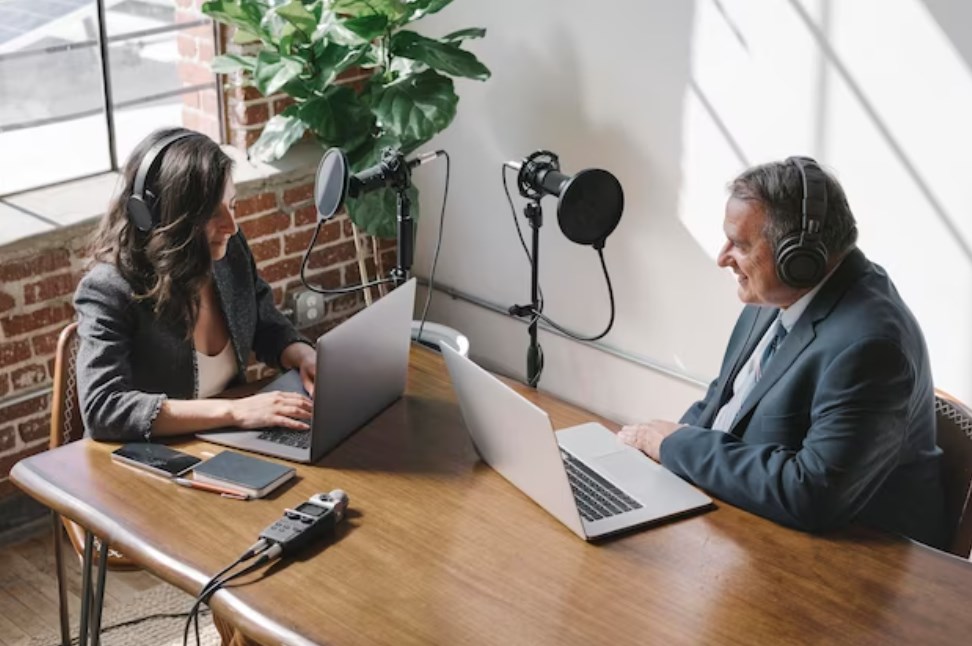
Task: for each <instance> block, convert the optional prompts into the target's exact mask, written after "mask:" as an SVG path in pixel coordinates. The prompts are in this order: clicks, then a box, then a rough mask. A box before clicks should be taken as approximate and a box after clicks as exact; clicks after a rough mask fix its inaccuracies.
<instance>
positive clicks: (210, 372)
mask: <svg viewBox="0 0 972 646" xmlns="http://www.w3.org/2000/svg"><path fill="white" fill-rule="evenodd" d="M196 368H197V374H198V379H199V397H201V398H202V397H212V396H213V395H215V394H216V393H221V392H223V391H224V390H226V387H227V386H228V385H229V383H230V382H231V381H233V378H234V377H235V376H236V357H234V356H233V344H232V343H230V342H229V341H226V345H225V346H224V347H223V349H222V350H220V352H219V354H217V355H216V356H214V357H211V356H209V355H208V354H203V353H202V352H199V351H198V350H197V351H196Z"/></svg>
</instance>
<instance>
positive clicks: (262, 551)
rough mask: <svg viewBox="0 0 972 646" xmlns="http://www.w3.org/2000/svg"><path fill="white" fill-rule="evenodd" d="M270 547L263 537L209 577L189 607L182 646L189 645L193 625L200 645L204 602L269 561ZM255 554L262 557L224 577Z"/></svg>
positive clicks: (197, 642) (197, 643)
mask: <svg viewBox="0 0 972 646" xmlns="http://www.w3.org/2000/svg"><path fill="white" fill-rule="evenodd" d="M270 549H272V547H271V545H270V542H269V541H267V540H266V539H263V538H261V539H260V540H258V541H257V542H256V543H254V544H253V545H251V546H250V548H249V549H247V550H246V551H245V552H243V553H242V554H240V556H239V557H238V558H237V559H236V560H235V561H233V562H232V563H230V564H229V565H227V566H226V567H224V568H223V569H222V570H220V571H219V572H217V573H216V574H214V575H213V576H212V577H211V578H210V579H209V581H207V582H206V583H205V585H203V587H202V590H200V592H199V595H198V596H197V597H196V599H195V602H194V603H193V605H192V607H191V608H190V609H189V612H188V614H187V616H186V624H185V627H184V628H183V631H182V646H188V644H189V627H190V626H192V625H194V626H195V633H196V645H197V646H198V645H199V643H200V639H199V609H200V607H201V606H202V604H203V603H205V602H206V601H208V599H209V598H210V597H211V596H212V595H213V594H215V593H216V591H217V590H219V588H221V587H222V586H224V585H225V584H226V583H227V582H228V581H230V580H232V579H235V578H236V577H238V576H243V575H244V574H248V573H249V572H252V571H253V570H255V569H257V568H259V567H260V566H262V565H264V564H265V563H266V562H267V561H269V560H270V558H265V557H266V556H267V553H268V552H269V551H270ZM255 556H259V557H260V558H258V559H257V560H256V561H254V562H253V563H252V564H250V565H249V566H247V567H246V568H245V569H243V570H241V571H240V572H237V573H236V574H233V575H230V576H229V577H226V578H225V579H224V578H222V577H223V575H225V574H226V573H227V572H229V571H230V570H232V569H233V568H235V567H236V566H238V565H240V564H241V563H244V562H245V561H248V560H250V559H251V558H253V557H255Z"/></svg>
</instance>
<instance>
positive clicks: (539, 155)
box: [503, 150, 624, 248]
mask: <svg viewBox="0 0 972 646" xmlns="http://www.w3.org/2000/svg"><path fill="white" fill-rule="evenodd" d="M503 165H504V166H506V167H508V168H512V169H514V170H516V171H517V177H516V182H517V186H518V187H519V190H520V195H522V196H523V197H525V198H527V199H529V200H535V201H539V200H540V198H542V197H543V196H544V195H554V196H556V197H557V198H559V199H558V201H557V222H558V224H560V230H561V231H563V233H564V235H565V236H567V238H568V239H569V240H571V241H572V242H576V243H578V244H586V245H593V246H595V247H598V248H600V247H603V246H604V241H605V240H606V239H607V237H608V236H609V235H610V234H611V232H612V231H614V229H615V228H616V227H617V226H618V223H619V222H620V221H621V213H622V212H623V211H624V191H623V190H622V189H621V183H620V182H619V181H618V179H617V178H616V177H615V176H614V175H612V174H611V173H609V172H608V171H606V170H602V169H600V168H588V169H586V170H582V171H580V172H578V173H577V174H576V175H574V176H570V175H566V174H564V173H562V172H560V159H559V158H558V157H557V155H555V154H553V153H552V152H549V151H547V150H538V151H537V152H535V153H532V154H531V155H530V156H529V157H527V158H526V159H524V160H523V161H522V162H512V161H507V162H504V163H503Z"/></svg>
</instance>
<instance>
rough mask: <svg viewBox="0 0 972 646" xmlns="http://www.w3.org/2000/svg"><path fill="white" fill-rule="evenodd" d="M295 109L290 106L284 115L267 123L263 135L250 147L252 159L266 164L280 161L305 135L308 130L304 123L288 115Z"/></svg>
mask: <svg viewBox="0 0 972 646" xmlns="http://www.w3.org/2000/svg"><path fill="white" fill-rule="evenodd" d="M293 107H294V106H290V107H289V108H287V109H286V110H284V113H283V114H278V115H277V116H275V117H274V118H272V119H270V121H268V122H267V125H266V126H264V128H263V134H261V135H260V138H259V139H257V140H256V142H255V143H254V144H253V145H252V146H250V150H249V155H250V157H251V158H253V159H256V160H259V161H265V162H271V161H275V160H277V159H280V158H281V157H283V155H284V153H286V152H287V151H288V150H289V149H290V147H291V146H292V145H293V144H294V142H295V141H297V140H298V139H300V138H301V137H302V136H303V135H304V131H305V130H307V126H306V125H304V122H303V121H301V120H300V119H298V118H296V117H294V116H291V115H289V114H288V113H292V112H293V110H292V108H293Z"/></svg>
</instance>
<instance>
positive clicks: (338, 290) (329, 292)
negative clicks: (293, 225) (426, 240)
mask: <svg viewBox="0 0 972 646" xmlns="http://www.w3.org/2000/svg"><path fill="white" fill-rule="evenodd" d="M325 222H326V220H318V222H317V227H315V228H314V235H313V236H311V241H310V244H309V245H307V251H305V252H304V259H303V260H302V261H301V262H300V282H301V283H303V285H304V287H306V288H307V289H309V290H310V291H312V292H316V293H318V294H324V295H325V296H335V295H340V294H351V293H353V292H358V291H362V290H365V289H368V288H369V287H377V286H378V285H385V284H388V283H393V282H395V279H394V278H379V279H378V280H373V281H370V282H367V283H361V284H359V285H351V286H350V287H335V288H333V289H327V288H325V287H321V286H319V285H312V284H311V283H310V282H309V281H308V280H307V276H306V271H307V263H308V261H309V260H310V255H311V251H312V250H313V249H314V245H316V244H317V236H318V235H320V233H321V227H322V226H324V223H325ZM375 260H376V261H377V258H376V259H375Z"/></svg>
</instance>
